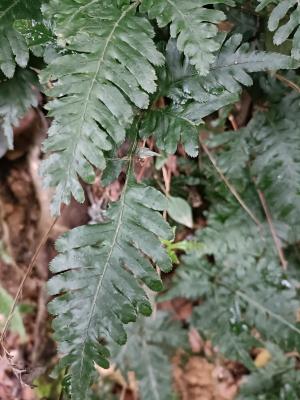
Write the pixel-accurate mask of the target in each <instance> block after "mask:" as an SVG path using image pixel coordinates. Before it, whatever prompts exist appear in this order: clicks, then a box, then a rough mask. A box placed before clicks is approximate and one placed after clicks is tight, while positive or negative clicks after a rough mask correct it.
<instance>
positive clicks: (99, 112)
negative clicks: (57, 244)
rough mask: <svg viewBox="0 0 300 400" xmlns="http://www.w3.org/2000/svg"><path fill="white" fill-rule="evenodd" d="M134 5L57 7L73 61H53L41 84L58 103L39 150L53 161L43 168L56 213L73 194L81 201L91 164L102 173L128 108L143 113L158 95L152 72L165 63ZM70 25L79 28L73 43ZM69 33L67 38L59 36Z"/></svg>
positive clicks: (52, 109) (127, 117)
mask: <svg viewBox="0 0 300 400" xmlns="http://www.w3.org/2000/svg"><path fill="white" fill-rule="evenodd" d="M53 4H54V5H55V4H56V3H55V2H53ZM137 5H138V2H135V3H133V4H130V5H128V6H126V7H125V8H124V9H120V8H118V7H117V5H116V1H113V2H111V3H110V4H108V3H104V4H102V3H99V2H89V3H87V2H86V1H83V2H82V6H81V7H80V6H79V4H78V2H77V1H71V2H68V3H67V4H63V7H61V6H60V3H59V8H60V14H58V15H55V16H56V19H57V20H58V22H57V27H56V32H58V33H59V35H62V36H60V38H61V40H64V42H65V43H67V44H68V48H69V49H72V54H68V55H64V56H62V57H58V58H56V59H55V60H54V61H53V63H52V64H51V65H50V66H49V67H48V68H47V70H46V71H44V72H43V74H42V81H43V82H47V81H48V80H52V81H53V80H55V81H56V82H55V83H54V84H53V86H54V87H53V89H52V90H50V91H49V94H50V95H51V96H57V97H58V99H56V100H54V101H52V102H50V104H48V106H47V107H48V109H49V110H50V113H49V115H50V116H53V117H54V118H55V121H54V124H53V125H52V127H51V128H50V131H49V138H48V139H47V141H46V143H45V146H44V148H45V151H48V152H52V153H53V154H52V155H50V157H49V158H48V159H47V160H46V161H45V162H44V164H43V168H42V173H43V175H44V177H45V179H44V180H45V183H46V184H47V185H48V186H52V187H56V194H55V196H54V200H53V204H52V211H53V213H59V209H60V204H61V203H68V202H69V201H70V195H71V194H73V196H74V197H75V199H76V200H78V201H80V202H82V201H83V200H84V193H83V189H82V188H81V185H80V184H79V181H78V175H79V176H80V177H81V178H82V179H83V180H84V181H86V182H89V183H91V182H92V181H93V180H94V177H95V173H94V170H93V168H92V165H94V166H96V167H98V168H100V169H104V168H105V159H104V155H103V151H107V150H110V149H111V147H112V144H113V143H116V144H120V143H122V142H123V141H124V139H125V129H126V128H127V127H128V126H129V125H130V123H132V121H133V115H134V109H133V107H134V106H135V107H138V108H146V107H147V106H148V103H149V100H148V95H147V93H146V92H148V93H152V92H154V91H155V88H156V84H155V79H156V75H155V71H154V68H153V65H160V64H162V62H163V57H162V55H161V54H160V53H159V52H158V51H157V50H156V49H155V47H154V44H153V42H152V40H151V38H152V36H153V35H154V32H153V29H152V27H151V25H150V23H149V22H148V21H147V20H146V19H145V18H142V17H140V16H138V15H135V9H136V7H137ZM71 19H72V20H76V21H77V25H76V26H77V28H76V34H75V36H72V35H73V31H72V23H71V21H70V20H71ZM63 22H65V24H64V23H63ZM68 22H70V26H69V25H67V23H68ZM62 25H64V26H65V28H62V27H61V26H62ZM81 25H82V26H81ZM99 26H100V27H101V29H99V28H98V27H99ZM66 30H67V33H68V34H70V36H63V35H67V33H66ZM70 31H71V33H70ZM136 31H138V32H139V37H138V38H137V37H136V34H135V33H134V34H133V32H136ZM78 32H79V33H78Z"/></svg>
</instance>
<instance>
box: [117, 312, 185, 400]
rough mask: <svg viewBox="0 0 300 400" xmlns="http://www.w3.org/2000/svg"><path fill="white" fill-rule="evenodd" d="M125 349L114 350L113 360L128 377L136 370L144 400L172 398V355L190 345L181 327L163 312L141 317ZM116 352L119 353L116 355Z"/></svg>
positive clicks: (130, 331)
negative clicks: (149, 316) (187, 344)
mask: <svg viewBox="0 0 300 400" xmlns="http://www.w3.org/2000/svg"><path fill="white" fill-rule="evenodd" d="M128 337H129V338H128V342H127V343H126V346H125V347H122V348H120V347H117V346H116V345H115V346H114V348H113V356H112V358H113V360H114V362H115V363H116V365H117V366H118V367H119V368H120V369H121V371H122V372H123V375H124V376H127V373H128V372H129V371H134V372H135V375H136V378H137V381H138V388H139V395H140V398H141V400H170V399H171V398H172V395H173V392H172V379H171V360H170V356H172V355H173V354H174V352H175V351H176V350H177V349H178V348H180V347H181V348H182V347H184V345H185V343H186V342H187V338H186V333H185V331H184V330H183V329H182V328H181V326H180V324H179V323H178V322H176V321H174V320H172V319H171V318H170V316H169V315H168V314H166V313H164V312H162V311H158V312H156V314H155V317H154V316H153V317H151V318H139V320H138V321H137V323H135V324H134V325H131V326H130V327H129V329H128ZM114 353H116V354H114Z"/></svg>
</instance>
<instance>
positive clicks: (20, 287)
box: [0, 217, 59, 350]
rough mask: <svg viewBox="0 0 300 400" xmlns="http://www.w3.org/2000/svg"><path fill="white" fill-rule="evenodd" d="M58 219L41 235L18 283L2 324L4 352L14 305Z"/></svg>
mask: <svg viewBox="0 0 300 400" xmlns="http://www.w3.org/2000/svg"><path fill="white" fill-rule="evenodd" d="M58 218H59V217H56V218H55V219H54V220H53V222H52V223H51V225H50V226H49V228H48V230H47V231H46V232H45V234H44V235H43V237H42V239H41V240H40V242H39V244H38V246H37V249H36V251H35V253H34V255H33V256H32V258H31V260H30V263H29V264H28V267H27V270H26V273H25V275H24V276H23V279H22V281H21V283H20V285H19V287H18V291H17V294H16V296H15V298H14V301H13V304H12V306H11V309H10V311H9V314H8V316H7V318H6V321H5V324H4V327H3V330H2V333H1V337H0V346H1V347H2V348H3V349H4V350H5V347H4V339H5V334H6V331H7V328H8V325H9V323H10V321H11V319H12V316H13V313H14V311H15V309H16V305H17V303H18V301H19V298H20V295H21V292H22V289H23V287H24V284H25V281H26V279H27V278H28V277H29V275H30V274H31V272H32V270H33V267H34V264H35V262H36V259H37V257H38V255H39V252H40V251H41V249H42V247H43V246H44V244H45V243H46V241H47V239H48V237H49V234H50V232H51V230H52V229H53V227H54V225H55V224H56V222H57V220H58Z"/></svg>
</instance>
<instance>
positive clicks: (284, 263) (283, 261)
mask: <svg viewBox="0 0 300 400" xmlns="http://www.w3.org/2000/svg"><path fill="white" fill-rule="evenodd" d="M254 183H255V181H254ZM256 190H257V194H258V197H259V200H260V202H261V205H262V208H263V209H264V212H265V214H266V218H267V221H268V225H269V228H270V232H271V235H272V238H273V241H274V244H275V247H276V250H277V253H278V257H279V260H280V263H281V265H282V268H283V270H284V271H286V270H287V266H288V263H287V260H286V258H285V256H284V252H283V249H282V246H281V242H280V239H279V237H278V235H277V232H276V229H275V226H274V224H273V220H272V216H271V212H270V209H269V207H268V204H267V202H266V198H265V196H264V194H263V192H262V191H261V190H259V189H258V188H256Z"/></svg>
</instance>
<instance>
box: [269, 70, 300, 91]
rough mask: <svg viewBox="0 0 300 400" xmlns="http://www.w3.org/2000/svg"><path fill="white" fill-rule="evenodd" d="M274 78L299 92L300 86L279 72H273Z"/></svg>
mask: <svg viewBox="0 0 300 400" xmlns="http://www.w3.org/2000/svg"><path fill="white" fill-rule="evenodd" d="M275 78H276V79H278V80H279V81H281V82H283V83H285V84H286V85H287V86H289V87H290V88H292V89H293V90H296V92H298V93H300V87H299V86H298V85H297V84H296V83H295V82H293V81H290V80H289V79H287V78H286V77H285V76H282V75H280V74H277V73H276V74H275Z"/></svg>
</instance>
